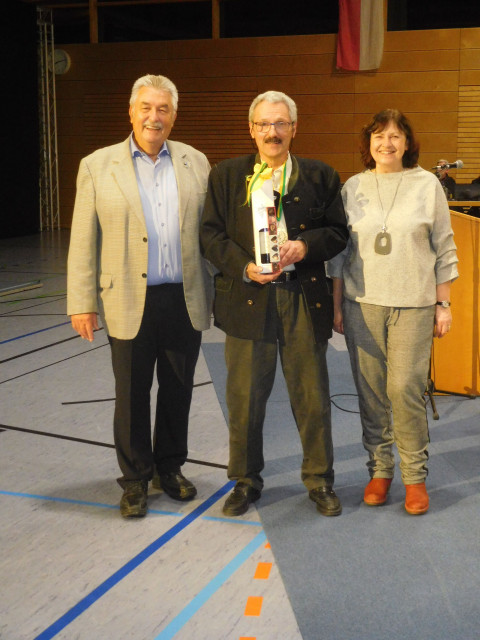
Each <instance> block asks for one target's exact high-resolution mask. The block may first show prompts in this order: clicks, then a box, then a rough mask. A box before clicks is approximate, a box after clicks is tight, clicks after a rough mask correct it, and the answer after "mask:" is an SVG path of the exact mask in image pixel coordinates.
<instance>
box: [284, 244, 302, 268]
mask: <svg viewBox="0 0 480 640" xmlns="http://www.w3.org/2000/svg"><path fill="white" fill-rule="evenodd" d="M306 255H307V245H306V244H305V242H303V240H287V242H285V244H284V245H282V246H281V247H280V266H281V267H282V269H284V268H285V267H288V265H290V264H294V263H295V262H301V261H302V260H303V259H304V258H305V256H306Z"/></svg>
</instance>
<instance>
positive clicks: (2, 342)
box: [0, 321, 70, 344]
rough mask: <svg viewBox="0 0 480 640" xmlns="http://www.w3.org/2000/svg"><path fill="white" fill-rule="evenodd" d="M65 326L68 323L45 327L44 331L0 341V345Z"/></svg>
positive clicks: (40, 330)
mask: <svg viewBox="0 0 480 640" xmlns="http://www.w3.org/2000/svg"><path fill="white" fill-rule="evenodd" d="M66 324H70V321H68V322H61V323H60V324H54V325H53V326H51V327H45V329H38V330H37V331H31V332H30V333H24V334H23V335H22V336H17V337H16V338H8V340H2V341H1V342H0V344H7V342H13V341H14V340H21V339H22V338H28V337H29V336H34V335H35V334H36V333H43V331H50V329H57V328H58V327H63V326H65V325H66Z"/></svg>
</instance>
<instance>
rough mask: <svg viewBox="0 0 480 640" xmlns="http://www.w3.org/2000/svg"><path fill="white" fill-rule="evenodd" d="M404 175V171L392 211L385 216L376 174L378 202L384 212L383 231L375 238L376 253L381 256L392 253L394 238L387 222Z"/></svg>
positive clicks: (398, 183)
mask: <svg viewBox="0 0 480 640" xmlns="http://www.w3.org/2000/svg"><path fill="white" fill-rule="evenodd" d="M403 173H404V172H403V171H402V175H401V176H400V180H399V181H398V182H397V188H396V189H395V193H394V196H393V200H392V204H391V205H390V209H389V210H388V211H387V213H386V214H385V210H384V208H383V204H382V199H381V198H380V189H379V188H378V178H377V173H376V172H375V183H376V185H377V195H378V201H379V203H380V208H381V210H382V216H383V225H382V230H381V231H380V232H379V233H377V235H376V237H375V244H374V249H375V253H378V254H380V255H381V256H386V255H388V254H389V253H390V252H391V251H392V236H391V235H390V234H389V233H388V231H387V220H388V216H389V215H390V212H391V210H392V209H393V207H394V205H395V200H396V198H397V193H398V190H399V188H400V183H401V182H402V180H403Z"/></svg>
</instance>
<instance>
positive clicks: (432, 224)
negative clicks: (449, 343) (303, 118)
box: [328, 167, 458, 307]
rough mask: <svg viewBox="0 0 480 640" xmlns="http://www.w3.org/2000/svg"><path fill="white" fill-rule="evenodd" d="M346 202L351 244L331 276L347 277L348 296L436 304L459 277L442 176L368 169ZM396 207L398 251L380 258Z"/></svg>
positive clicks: (332, 265)
mask: <svg viewBox="0 0 480 640" xmlns="http://www.w3.org/2000/svg"><path fill="white" fill-rule="evenodd" d="M375 177H376V178H377V180H376V179H375ZM400 179H401V182H400V183H399V181H400ZM377 181H378V190H377ZM398 185H399V187H398V191H397V194H396V197H395V201H394V202H393V200H394V196H395V191H396V189H397V186H398ZM342 197H343V203H344V205H345V212H346V215H347V220H348V227H349V230H350V240H349V242H348V245H347V248H346V249H345V250H344V251H343V252H342V253H341V254H339V255H338V256H336V257H335V258H334V259H333V260H331V261H330V262H329V263H328V275H330V276H332V277H337V278H343V280H344V295H345V297H346V298H348V299H350V300H356V301H358V302H366V303H369V304H377V305H382V306H387V307H425V306H428V305H431V304H435V302H436V285H437V284H442V283H444V282H447V281H449V280H454V279H455V278H457V277H458V270H457V262H458V259H457V253H456V247H455V243H454V241H453V232H452V227H451V223H450V213H449V210H448V203H447V200H446V198H445V194H444V192H443V190H442V187H441V185H440V182H439V181H438V179H437V178H436V176H434V175H433V174H431V173H429V172H428V171H425V170H424V169H422V168H421V167H415V168H413V169H404V171H403V172H398V173H380V174H377V175H376V174H375V173H374V172H372V171H370V170H367V171H364V172H362V173H359V174H357V175H355V176H353V177H352V178H350V179H349V180H347V182H346V183H345V185H344V187H343V189H342ZM392 203H393V207H392V209H391V211H390V213H389V214H388V218H387V221H386V230H387V232H388V233H389V234H390V235H391V241H392V250H391V253H389V254H388V255H379V254H378V253H376V252H375V249H374V244H375V238H376V236H377V234H378V233H379V232H380V231H381V230H382V226H383V221H384V217H385V215H386V214H387V213H388V212H389V210H390V207H391V205H392ZM382 205H383V211H382Z"/></svg>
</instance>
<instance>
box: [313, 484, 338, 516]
mask: <svg viewBox="0 0 480 640" xmlns="http://www.w3.org/2000/svg"><path fill="white" fill-rule="evenodd" d="M308 497H309V498H310V500H313V502H315V503H316V505H317V511H318V512H319V513H321V514H322V516H339V515H340V514H341V513H342V505H341V504H340V500H339V499H338V497H337V494H336V493H335V491H334V490H333V489H332V487H330V486H325V487H315V489H310V491H309V492H308Z"/></svg>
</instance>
